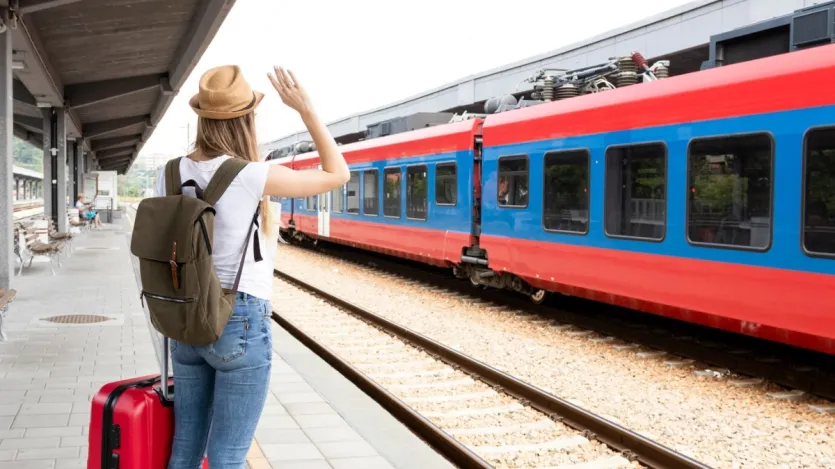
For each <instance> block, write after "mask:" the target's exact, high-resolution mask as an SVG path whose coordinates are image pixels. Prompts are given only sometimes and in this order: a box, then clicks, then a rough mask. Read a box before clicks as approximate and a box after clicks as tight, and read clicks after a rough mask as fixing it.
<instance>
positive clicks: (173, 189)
mask: <svg viewBox="0 0 835 469" xmlns="http://www.w3.org/2000/svg"><path fill="white" fill-rule="evenodd" d="M181 159H183V157H182V156H181V157H178V158H174V159H173V160H168V163H166V164H165V195H168V196H171V195H179V194H182V187H180V186H181V185H182V181H181V180H180V160H181Z"/></svg>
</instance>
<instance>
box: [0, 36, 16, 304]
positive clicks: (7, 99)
mask: <svg viewBox="0 0 835 469" xmlns="http://www.w3.org/2000/svg"><path fill="white" fill-rule="evenodd" d="M13 82H14V78H13V76H12V36H11V34H8V32H7V33H5V34H0V88H2V90H3V95H2V96H3V98H2V99H0V288H4V289H6V291H8V289H9V287H10V286H11V281H12V276H13V275H14V260H13V258H14V257H15V256H14V228H13V222H14V217H13V214H14V202H12V188H13V187H14V184H15V181H14V168H13V167H12V166H13V164H14V121H13V119H14V102H13V98H12V96H13V91H12V89H13V87H14V84H13Z"/></svg>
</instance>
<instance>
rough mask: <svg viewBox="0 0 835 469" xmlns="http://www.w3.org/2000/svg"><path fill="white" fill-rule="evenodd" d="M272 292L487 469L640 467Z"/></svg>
mask: <svg viewBox="0 0 835 469" xmlns="http://www.w3.org/2000/svg"><path fill="white" fill-rule="evenodd" d="M275 291H276V292H277V294H279V295H281V301H278V300H277V299H276V298H274V301H273V307H274V310H275V311H276V312H277V313H279V314H281V315H282V316H283V317H285V318H286V319H288V320H290V321H291V322H293V323H294V324H295V325H296V327H298V328H300V329H301V330H302V331H304V332H305V333H306V334H308V335H310V336H312V337H313V338H314V339H315V340H317V341H318V342H319V343H321V344H322V345H324V346H325V347H327V348H328V349H330V350H331V351H332V352H334V353H336V354H337V355H339V356H340V357H341V358H343V359H345V360H347V361H348V362H349V363H350V364H351V365H353V366H355V367H356V368H358V369H359V370H360V371H362V372H363V373H364V374H366V376H368V377H370V378H371V379H373V380H374V381H376V382H377V383H378V384H380V385H381V386H383V387H384V388H386V389H387V390H388V391H389V392H391V393H392V394H394V395H395V396H397V397H398V398H399V399H401V400H402V401H403V402H405V403H406V404H407V405H409V406H411V407H412V408H413V409H415V410H416V411H417V412H419V413H421V414H422V415H423V416H424V417H426V418H428V419H429V420H431V421H432V422H433V423H434V424H435V425H436V426H438V427H440V428H441V429H443V430H445V431H448V432H449V433H451V434H453V435H454V433H455V432H463V433H462V434H460V435H454V436H455V437H456V438H457V439H459V441H461V442H462V443H463V444H465V445H466V446H468V447H469V448H470V449H471V450H472V451H474V452H475V453H476V454H478V455H479V456H480V457H482V458H483V459H485V460H486V461H487V462H489V463H490V464H491V465H493V466H494V467H497V468H546V467H563V466H565V465H573V464H577V463H586V462H595V463H597V465H596V466H595V467H601V468H613V469H627V468H635V467H640V465H638V464H637V463H631V462H629V461H628V460H627V459H625V458H623V457H620V456H619V455H618V453H616V452H615V451H612V450H611V449H609V448H608V447H606V446H605V445H601V444H600V443H598V442H596V441H594V440H591V441H590V440H588V439H586V438H585V437H583V436H582V435H581V434H580V432H578V431H576V430H574V429H572V428H570V427H567V426H565V425H563V424H562V423H557V422H554V421H552V420H549V419H548V418H547V416H546V415H544V414H542V413H541V412H539V411H537V410H535V409H532V408H529V407H526V406H524V405H523V404H521V403H520V402H518V401H517V400H516V399H515V398H513V397H511V396H508V395H505V394H502V393H500V392H497V391H495V390H493V389H492V388H490V387H489V386H487V385H486V384H483V383H481V382H478V381H474V380H473V379H472V378H471V377H469V375H467V374H465V373H463V372H461V371H457V370H455V369H453V368H452V367H450V366H449V365H447V364H445V363H444V362H442V361H439V360H435V359H434V358H432V357H430V356H429V355H427V354H426V353H425V352H423V351H421V350H419V349H417V348H413V347H411V346H408V345H405V344H404V343H403V342H402V341H400V340H399V339H397V338H393V337H391V336H389V335H387V334H385V333H383V332H381V331H379V330H377V329H375V328H373V327H371V326H370V325H367V324H366V323H364V322H362V321H360V320H359V319H356V318H354V317H352V316H350V315H349V313H346V312H343V311H340V310H339V309H337V308H335V307H333V306H331V305H329V304H326V303H324V302H322V301H321V300H320V299H318V298H316V297H314V296H312V295H310V294H308V293H306V292H304V291H301V290H299V289H297V288H296V287H294V286H292V285H291V284H289V283H286V282H284V281H281V280H278V279H276V280H275ZM333 324H341V325H342V328H339V327H337V328H335V327H331V326H332V325H333ZM346 331H350V334H346ZM346 350H347V351H349V352H347V353H346ZM385 350H394V351H393V352H392V353H384V352H382V351H385ZM374 352H377V353H374ZM381 352H382V353H381ZM358 357H359V358H358ZM531 425H533V427H531ZM513 427H518V428H513ZM491 430H492V432H491Z"/></svg>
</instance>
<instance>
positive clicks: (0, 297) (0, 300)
mask: <svg viewBox="0 0 835 469" xmlns="http://www.w3.org/2000/svg"><path fill="white" fill-rule="evenodd" d="M15 296H17V292H16V291H15V290H9V291H8V292H6V289H4V288H0V342H3V341H5V340H6V333H5V332H3V320H4V319H5V318H6V311H8V310H9V304H11V302H12V300H14V298H15Z"/></svg>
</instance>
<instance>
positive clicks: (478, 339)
mask: <svg viewBox="0 0 835 469" xmlns="http://www.w3.org/2000/svg"><path fill="white" fill-rule="evenodd" d="M276 265H277V267H279V268H281V269H282V270H284V271H286V272H287V273H289V274H292V275H294V276H297V277H299V278H301V279H303V280H304V281H306V282H309V283H311V284H312V285H315V286H317V287H319V288H322V289H323V290H325V291H328V292H330V293H332V294H334V295H336V296H339V297H342V298H346V299H348V300H349V301H351V302H353V303H355V304H357V305H359V306H362V307H365V308H368V309H370V310H371V311H374V312H375V313H377V314H380V315H382V316H383V317H385V318H387V319H389V320H392V321H394V322H397V323H399V324H401V325H403V326H406V327H409V328H411V329H413V330H415V331H417V332H420V333H422V334H425V335H427V336H429V337H431V338H433V339H434V340H436V341H439V342H441V343H443V344H445V345H447V346H450V347H452V348H456V349H458V350H460V351H461V352H463V353H466V354H468V355H471V356H473V357H474V358H476V359H479V360H481V361H483V362H485V363H488V364H490V365H491V366H494V367H496V368H498V369H500V370H502V371H505V372H506V373H509V374H511V375H513V376H516V377H518V378H519V379H522V380H524V381H527V382H529V383H531V384H533V385H535V386H538V387H540V388H542V389H543V390H546V391H548V392H550V393H552V394H554V395H556V396H558V397H561V398H563V399H566V400H569V401H571V402H574V403H575V404H577V405H580V406H582V407H584V408H586V409H588V410H590V411H592V412H595V413H597V414H600V415H602V416H604V417H606V418H608V419H610V420H612V421H614V422H616V423H619V424H621V425H624V426H626V427H627V428H629V429H631V430H633V431H636V432H638V433H641V434H642V435H644V436H646V437H648V438H651V439H653V440H656V441H658V442H659V443H661V444H664V445H666V446H668V447H670V448H672V449H674V450H677V451H680V452H682V453H683V454H687V455H688V456H691V457H692V458H694V459H696V460H698V461H701V462H703V463H704V464H707V465H710V466H712V467H717V468H729V469H737V468H757V469H759V468H763V469H765V468H779V469H788V468H792V469H794V468H829V467H835V415H831V414H829V415H828V414H821V413H818V412H815V411H813V410H811V409H810V405H814V404H831V403H829V402H824V401H817V400H815V399H805V400H798V401H793V400H778V399H774V398H772V397H769V396H768V394H769V393H773V392H777V391H782V390H783V389H781V388H778V387H776V386H774V385H771V384H769V383H763V384H754V385H739V383H735V382H734V380H740V379H743V377H738V376H733V375H732V374H728V373H704V372H702V373H698V374H697V373H695V372H700V371H704V368H703V367H701V368H700V366H699V364H698V363H679V360H680V359H679V358H677V357H675V356H671V355H658V354H653V353H647V352H651V350H648V349H646V348H643V347H640V346H637V347H635V346H631V347H629V346H627V347H623V345H629V344H623V343H621V342H618V341H611V340H609V339H604V340H603V341H601V338H600V337H599V336H598V335H596V334H589V333H588V331H581V330H579V329H576V328H570V327H568V328H567V327H565V326H563V325H558V324H556V323H554V322H551V321H547V320H543V318H536V317H533V316H530V315H527V314H524V313H523V312H518V311H513V310H508V309H505V308H501V307H496V306H491V305H487V304H485V303H483V302H480V301H474V300H473V299H471V298H467V297H462V296H460V295H456V294H451V293H448V292H445V291H443V290H440V291H439V290H438V289H435V288H431V289H430V288H428V287H427V286H425V285H423V284H420V283H416V282H409V281H404V280H403V279H399V278H397V277H395V276H390V275H383V274H382V273H379V272H376V271H374V270H373V269H370V268H362V267H358V266H354V265H353V264H349V263H346V262H342V261H337V260H335V259H333V258H332V257H328V256H323V255H320V254H316V253H313V252H311V251H307V250H304V249H301V248H297V247H293V246H284V245H282V246H280V247H279V251H278V259H277V263H276ZM281 290H282V288H281V287H277V288H276V290H275V291H276V294H277V295H281V294H282V291H281ZM285 293H286V292H285ZM298 312H299V314H307V313H309V311H304V308H300V309H299V310H298ZM311 317H312V316H311ZM347 323H348V321H343V320H342V319H340V324H347ZM330 330H331V331H336V330H339V329H338V328H332V329H330ZM345 330H347V329H344V330H342V331H340V332H339V333H340V334H342V338H343V340H355V339H358V338H360V337H362V334H361V333H360V332H356V334H357V337H353V338H350V334H349V335H348V336H345V335H344V331H345ZM383 352H385V353H383ZM389 352H390V351H389V350H385V351H381V357H385V356H387V355H388V353H389ZM371 353H372V352H370V351H365V352H360V351H352V352H351V355H350V356H352V357H361V358H363V359H364V360H366V361H368V358H369V357H370V356H373V355H370V354H371ZM397 353H400V352H397ZM340 355H341V353H340ZM346 356H348V355H346ZM408 357H409V358H408V360H410V361H412V360H415V361H416V360H422V359H425V358H426V355H425V354H422V356H421V355H408ZM373 372H375V373H388V372H389V371H388V370H381V369H379V368H377V369H374V370H373ZM453 376H455V377H457V376H458V374H457V373H456V374H454V375H446V376H443V377H431V376H427V377H424V376H421V377H420V379H411V380H408V382H410V383H414V382H420V381H421V380H424V379H427V380H449V379H452V377H453ZM404 379H406V378H404ZM397 380H398V379H397V378H394V379H391V380H387V381H385V383H387V384H386V385H387V386H388V385H389V384H395V383H397V382H398V381H397ZM475 389H477V387H473V386H470V387H469V389H468V390H467V392H477V391H475ZM409 392H410V394H409V395H410V396H412V395H413V396H418V395H432V393H431V392H430V393H426V392H425V390H417V389H415V390H410V391H409ZM508 415H512V413H509V414H508ZM511 418H513V419H514V421H517V420H516V417H511ZM539 418H541V416H540V417H539ZM537 419H538V418H537V417H532V418H530V419H524V418H522V419H519V420H518V421H517V423H520V424H521V423H530V422H532V421H536V420H537ZM462 423H463V422H462ZM587 447H589V446H588V445H584V448H587ZM546 453H550V450H549V451H546V452H543V454H546ZM497 456H501V455H497ZM508 461H510V460H508ZM512 461H513V464H516V463H517V462H518V461H519V459H518V458H513V459H512ZM491 462H492V461H491ZM508 463H509V462H508ZM557 463H558V464H557ZM559 464H565V462H564V461H562V460H560V459H559V458H555V459H554V464H553V465H559Z"/></svg>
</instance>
